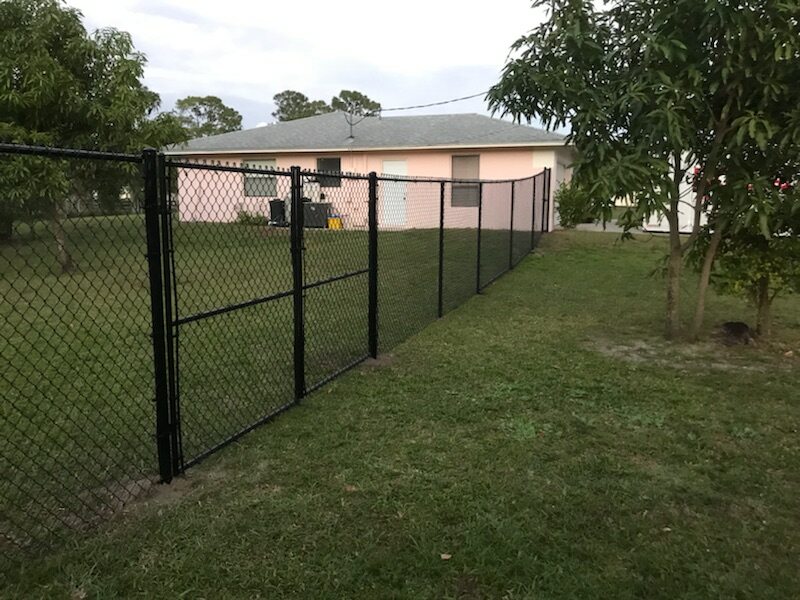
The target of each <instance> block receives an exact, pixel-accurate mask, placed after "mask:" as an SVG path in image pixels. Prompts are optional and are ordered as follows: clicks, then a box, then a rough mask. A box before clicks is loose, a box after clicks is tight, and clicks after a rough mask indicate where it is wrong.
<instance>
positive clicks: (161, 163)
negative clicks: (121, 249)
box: [157, 152, 183, 475]
mask: <svg viewBox="0 0 800 600" xmlns="http://www.w3.org/2000/svg"><path fill="white" fill-rule="evenodd" d="M157 169H158V182H159V189H158V194H159V206H160V208H161V210H160V212H161V256H162V277H163V281H164V321H165V331H166V335H165V338H166V348H167V350H166V351H167V387H168V390H169V425H170V446H171V448H170V453H171V457H172V473H173V474H175V475H177V474H178V473H180V472H181V471H182V470H183V468H182V462H183V459H182V448H181V446H182V444H181V430H180V425H181V423H180V410H179V408H178V402H179V400H178V372H177V365H176V362H175V357H176V348H175V345H176V329H175V315H174V313H173V304H172V303H173V293H172V291H173V281H172V276H173V273H172V265H173V261H172V254H173V251H174V250H173V247H172V197H171V195H170V180H169V175H168V174H167V161H166V158H165V157H164V154H163V153H161V152H159V154H158V160H157Z"/></svg>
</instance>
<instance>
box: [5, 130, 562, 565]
mask: <svg viewBox="0 0 800 600" xmlns="http://www.w3.org/2000/svg"><path fill="white" fill-rule="evenodd" d="M549 179H550V172H549V170H547V169H545V170H544V171H542V172H541V173H538V174H536V175H534V176H532V177H528V178H525V179H519V180H508V181H466V180H464V181H462V180H443V179H415V178H410V177H393V176H388V175H380V176H379V175H376V174H374V173H372V174H369V175H358V174H340V173H328V172H313V171H303V170H301V169H299V168H297V167H293V168H292V169H290V170H288V171H283V170H264V169H256V168H251V167H249V166H246V165H245V166H242V165H234V166H230V165H224V164H218V163H213V164H212V163H204V162H197V161H181V160H176V159H172V158H169V157H165V156H164V155H161V154H157V153H156V152H155V151H153V150H146V151H144V152H143V153H142V154H141V155H130V154H110V153H101V152H84V151H73V150H61V149H53V148H35V147H27V146H14V145H7V144H6V145H2V144H0V180H2V181H3V182H4V188H5V189H4V191H3V193H4V194H5V195H6V198H5V199H4V201H3V202H4V203H3V204H0V274H2V278H1V279H0V297H1V298H2V304H1V306H2V309H0V310H2V325H1V326H2V334H3V340H4V343H3V346H2V359H3V366H2V373H1V374H0V386H2V391H3V394H2V396H3V399H4V400H3V405H2V421H0V423H2V425H1V426H2V432H1V433H2V435H0V440H2V441H1V442H0V443H2V446H3V447H2V459H1V460H2V467H1V468H0V475H1V476H2V481H1V482H0V554H3V553H6V551H10V550H12V549H15V548H16V549H19V548H22V549H29V548H37V547H39V546H42V545H47V544H49V543H50V542H51V541H52V540H53V539H54V538H58V537H60V536H61V535H62V534H63V533H64V532H65V531H69V530H81V529H85V528H87V527H90V526H92V525H93V524H94V523H97V522H98V521H99V520H101V519H102V518H104V517H106V516H108V515H110V514H112V513H114V512H115V511H117V510H118V509H119V508H120V507H122V506H123V505H125V504H126V503H127V502H129V501H131V500H132V499H134V498H136V497H139V496H141V495H142V494H144V493H145V492H146V491H147V490H148V489H149V488H150V487H151V486H152V485H153V484H155V483H158V482H160V481H162V482H169V481H170V480H171V479H172V478H173V477H174V476H176V475H178V474H180V473H182V472H184V471H185V470H186V469H187V468H189V467H190V466H192V465H193V464H196V463H197V462H198V461H200V460H202V459H203V458H205V457H206V456H208V455H209V454H211V453H213V452H215V451H216V450H218V449H220V448H222V447H224V446H225V445H226V444H228V443H230V442H232V441H234V440H236V439H238V438H239V437H241V436H242V435H244V434H245V433H247V432H248V431H250V430H252V429H253V428H255V427H257V426H258V425H260V424H262V423H264V422H266V421H268V420H269V419H270V418H272V417H273V416H275V415H277V414H278V413H280V412H282V411H284V410H285V409H287V408H289V407H291V406H292V405H294V404H295V403H297V402H299V401H300V400H301V399H302V398H303V396H305V395H306V394H308V393H310V392H312V391H313V390H315V389H317V388H319V387H320V386H322V385H325V383H327V382H329V381H330V380H332V379H334V378H335V377H337V376H338V375H340V374H342V373H344V372H346V371H347V370H349V369H350V368H352V367H354V366H356V365H358V364H359V363H361V362H362V361H364V360H365V359H366V358H369V357H370V356H377V354H378V353H379V352H385V351H387V350H388V349H390V348H392V347H394V346H395V345H397V344H398V343H399V342H401V341H403V340H405V339H406V338H408V337H409V336H411V335H413V334H414V333H416V332H418V331H420V330H421V329H422V328H424V327H425V326H426V325H428V324H429V323H431V322H433V321H434V320H436V319H437V318H439V317H441V316H442V315H444V314H446V313H447V312H448V311H450V310H452V309H453V308H455V307H457V306H458V305H460V304H461V303H463V302H464V301H465V300H466V299H468V298H469V297H470V296H472V295H473V294H475V293H476V292H480V291H481V290H482V289H483V288H485V287H486V286H487V285H489V284H490V283H491V282H492V281H494V280H495V279H497V278H498V277H499V276H501V275H502V274H503V273H505V272H507V271H508V270H510V269H512V268H513V267H514V266H515V265H516V264H517V263H518V262H520V261H521V260H522V259H523V258H524V257H525V256H526V255H527V254H528V253H529V252H530V251H531V250H533V248H534V247H535V246H536V244H537V242H538V239H539V237H540V235H541V234H542V232H544V231H546V230H547V228H548V222H547V215H548V213H549V196H550V190H549Z"/></svg>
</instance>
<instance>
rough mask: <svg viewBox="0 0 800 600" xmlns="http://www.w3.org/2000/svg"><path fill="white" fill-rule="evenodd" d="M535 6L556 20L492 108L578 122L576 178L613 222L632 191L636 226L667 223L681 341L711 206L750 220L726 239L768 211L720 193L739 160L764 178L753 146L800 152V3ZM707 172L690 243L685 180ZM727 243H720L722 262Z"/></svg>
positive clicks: (585, 1)
mask: <svg viewBox="0 0 800 600" xmlns="http://www.w3.org/2000/svg"><path fill="white" fill-rule="evenodd" d="M535 6H551V7H552V12H551V15H550V18H549V19H548V20H547V21H546V22H545V23H543V24H542V25H541V26H539V27H537V28H535V29H534V30H533V31H532V32H531V33H530V34H528V35H526V36H524V37H522V38H520V39H519V40H518V41H517V42H516V43H515V44H514V46H513V47H512V51H513V53H514V54H513V56H512V58H511V59H510V60H509V61H508V63H507V64H506V66H505V67H504V70H503V75H502V78H501V80H500V82H499V83H498V84H497V85H495V86H494V87H493V88H492V90H491V91H490V94H489V102H490V106H491V107H492V108H493V109H494V110H499V111H502V112H503V113H506V114H510V115H513V116H514V117H515V118H517V119H528V120H530V119H532V118H538V119H540V120H542V121H543V122H544V123H545V124H547V125H548V126H551V127H563V126H567V125H569V126H570V127H571V131H570V134H569V140H570V141H571V142H572V143H573V144H574V145H575V147H576V149H577V151H578V152H577V159H576V161H575V163H574V165H573V167H574V180H575V182H576V183H577V184H578V185H580V186H582V187H584V188H585V189H586V190H587V191H588V192H589V193H590V194H591V196H592V198H594V199H596V200H595V201H594V202H595V204H594V207H593V208H594V210H595V212H596V213H598V214H600V215H602V216H604V217H606V218H610V215H611V209H612V206H613V201H614V199H615V198H617V197H623V196H627V197H629V198H631V199H632V200H633V202H634V206H633V207H632V209H631V210H629V211H627V213H626V216H624V217H623V220H627V222H626V223H625V224H626V225H627V226H629V227H633V226H635V225H636V224H638V222H640V219H641V218H648V217H649V216H650V215H652V214H654V213H663V214H664V215H665V216H666V218H667V221H668V223H669V225H670V246H669V247H670V253H669V259H668V263H667V264H668V282H667V311H666V312H667V319H666V320H667V334H668V335H669V336H671V337H674V336H675V335H677V333H678V331H679V326H680V323H679V310H678V301H679V298H680V295H681V293H680V274H681V267H682V264H683V256H684V254H685V253H686V252H687V250H688V249H690V248H691V246H692V245H693V244H694V243H695V242H696V240H697V238H698V237H699V235H700V215H701V214H702V211H703V209H704V206H705V205H706V204H705V203H706V202H707V201H708V200H709V198H710V202H711V204H712V205H713V206H715V207H719V208H720V211H719V214H720V215H723V214H728V215H733V214H736V215H737V216H736V217H735V219H734V218H730V219H720V220H717V221H715V224H714V226H715V231H720V232H722V230H723V229H726V228H727V227H731V226H734V225H735V223H736V222H737V221H738V220H739V219H743V218H747V217H746V215H747V214H748V213H749V214H753V215H756V214H757V215H763V214H764V213H765V210H767V209H765V208H764V207H763V205H762V206H755V205H752V204H751V205H749V206H748V205H747V200H748V198H747V197H746V196H745V195H743V194H736V195H728V196H726V195H725V194H723V193H720V189H719V186H715V184H714V182H716V181H718V177H719V175H721V174H725V173H726V172H728V171H729V170H730V169H731V165H732V164H736V165H737V168H739V169H744V170H749V171H750V173H751V174H752V175H758V174H760V173H764V172H766V169H765V167H764V165H760V164H756V163H755V162H753V161H748V160H746V159H745V157H746V156H748V149H749V148H751V147H753V146H755V147H757V148H761V149H765V148H767V147H768V146H771V147H776V148H779V151H780V152H781V153H783V152H793V150H791V149H790V148H789V147H790V146H792V145H793V144H794V145H796V144H797V143H798V141H799V140H800V133H799V131H800V130H798V123H800V116H798V108H797V102H796V98H795V95H796V91H795V90H796V85H797V81H798V80H800V71H798V69H799V68H800V36H798V35H797V31H798V28H799V27H800V23H799V22H798V14H800V13H799V12H798V10H799V9H798V6H799V5H798V3H797V2H794V1H793V2H782V3H777V2H764V1H763V0H743V1H740V2H728V1H724V0H723V1H716V2H696V1H694V0H626V1H624V2H623V1H621V0H616V1H612V2H610V3H608V4H607V5H606V7H604V8H603V9H600V10H598V9H596V8H595V3H594V2H592V1H591V0H555V1H552V2H551V1H550V0H548V1H546V2H545V1H544V0H542V1H538V2H536V3H535ZM749 156H751V157H752V156H755V155H754V154H752V153H751V154H750V155H749ZM693 167H697V168H698V173H697V176H696V178H695V182H696V185H695V196H694V198H693V199H692V203H693V207H694V214H695V226H694V229H693V234H692V236H690V237H689V238H688V239H687V240H682V239H681V238H680V236H679V224H678V208H679V204H680V202H681V201H682V199H681V197H680V185H681V183H682V181H684V179H685V178H687V177H690V176H691V173H692V168H693ZM755 178H756V177H750V179H755ZM731 205H735V206H736V208H735V210H733V209H732V207H731ZM723 207H724V210H723ZM729 209H730V210H729ZM751 218H752V217H751ZM758 218H763V217H760V216H759V217H758ZM719 235H720V236H721V235H722V233H720V234H719ZM718 245H719V242H717V244H716V246H715V245H714V244H709V245H708V249H709V256H708V257H707V258H708V259H709V261H710V262H711V263H713V257H714V253H715V251H716V247H718ZM704 262H705V261H704ZM705 270H706V269H703V271H705ZM706 280H707V279H706ZM702 281H703V278H702V277H701V282H702ZM703 298H704V295H703V294H701V300H700V303H699V304H698V312H699V313H700V315H701V316H702V310H701V308H702V302H703V301H704V300H703Z"/></svg>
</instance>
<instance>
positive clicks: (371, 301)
mask: <svg viewBox="0 0 800 600" xmlns="http://www.w3.org/2000/svg"><path fill="white" fill-rule="evenodd" d="M368 215H369V217H368V226H369V265H368V266H369V292H368V293H369V298H368V311H367V319H368V320H369V327H368V336H369V355H370V356H371V357H372V358H378V175H377V174H376V173H375V171H372V172H371V173H370V174H369V200H368Z"/></svg>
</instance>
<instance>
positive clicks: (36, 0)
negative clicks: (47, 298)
mask: <svg viewBox="0 0 800 600" xmlns="http://www.w3.org/2000/svg"><path fill="white" fill-rule="evenodd" d="M81 19H82V16H81V13H80V12H78V11H77V10H75V9H73V8H69V7H67V6H66V5H65V4H63V2H60V1H59V0H7V1H4V2H0V140H1V141H3V142H16V143H27V144H39V145H51V146H63V147H71V148H85V149H94V150H107V151H119V152H131V151H138V150H140V149H141V145H142V143H145V142H151V143H152V142H156V141H159V142H162V143H166V142H170V141H181V139H179V138H182V137H184V138H185V136H184V134H182V133H181V132H180V131H179V130H178V129H177V128H176V127H175V125H176V123H175V122H174V121H173V120H171V119H170V118H166V117H157V118H155V119H153V118H152V115H153V114H154V112H155V110H156V109H157V108H158V105H159V101H160V99H159V96H158V94H156V93H154V92H152V91H151V90H149V89H148V88H147V87H145V86H144V85H143V83H142V76H143V71H144V65H145V62H146V59H145V57H144V55H143V54H141V53H140V52H137V51H136V50H135V48H134V47H133V42H132V40H131V37H130V35H128V34H127V33H124V32H121V31H117V30H115V29H100V30H98V31H96V32H94V33H93V34H91V35H89V34H88V33H87V32H86V30H85V29H84V27H83V24H82V21H81ZM111 170H112V168H111V166H110V165H100V164H98V163H97V162H96V161H53V160H46V159H33V158H29V157H22V156H11V157H8V158H7V159H4V162H3V167H2V169H0V188H1V189H2V192H1V193H2V196H0V238H5V239H7V238H9V237H10V236H11V234H12V232H13V223H14V220H18V219H48V220H50V222H51V223H52V229H53V235H54V237H55V239H56V246H57V258H58V262H59V264H60V265H61V269H62V271H69V270H70V269H71V268H72V267H73V263H72V258H71V256H70V254H69V249H68V247H67V240H66V236H65V234H64V229H63V225H62V223H63V218H64V212H65V201H66V199H67V197H68V196H69V195H70V194H77V193H81V194H93V193H95V192H97V191H98V190H97V187H100V184H93V183H92V181H93V180H94V181H101V180H102V182H103V185H102V187H103V190H102V192H103V194H105V197H106V198H113V194H114V192H113V186H111V185H110V184H108V182H109V179H111V178H112V177H111V176H110V175H109V176H108V177H100V174H102V173H108V172H110V171H111ZM128 177H129V174H126V173H125V172H124V171H120V170H117V171H116V174H115V175H113V178H114V179H116V181H118V182H119V185H122V184H123V183H122V182H124V181H125V180H126V179H127V178H128ZM115 185H116V184H115ZM117 189H119V188H117ZM118 197H119V195H118V194H117V200H118Z"/></svg>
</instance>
